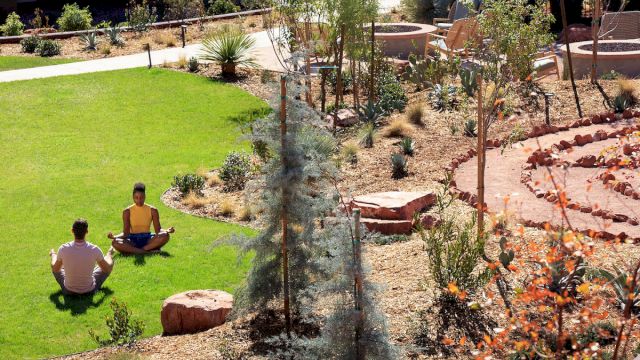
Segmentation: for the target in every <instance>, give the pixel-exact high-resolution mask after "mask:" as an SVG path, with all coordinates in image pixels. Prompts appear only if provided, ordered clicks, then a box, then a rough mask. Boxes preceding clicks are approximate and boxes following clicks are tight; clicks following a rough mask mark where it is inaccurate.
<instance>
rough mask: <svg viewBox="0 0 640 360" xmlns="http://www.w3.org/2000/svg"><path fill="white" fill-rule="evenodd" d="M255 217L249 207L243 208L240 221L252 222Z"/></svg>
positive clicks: (239, 214) (239, 215)
mask: <svg viewBox="0 0 640 360" xmlns="http://www.w3.org/2000/svg"><path fill="white" fill-rule="evenodd" d="M252 217H253V212H252V211H251V207H250V206H248V205H245V206H243V207H242V208H241V209H240V212H239V213H238V220H240V221H251V218H252Z"/></svg>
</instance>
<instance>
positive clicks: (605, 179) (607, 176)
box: [602, 173, 616, 184]
mask: <svg viewBox="0 0 640 360" xmlns="http://www.w3.org/2000/svg"><path fill="white" fill-rule="evenodd" d="M615 179H616V177H615V176H613V174H612V173H606V174H604V175H603V176H602V183H603V184H606V183H608V182H610V181H614V180H615Z"/></svg>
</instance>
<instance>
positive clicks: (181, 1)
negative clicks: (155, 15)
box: [164, 0, 205, 20]
mask: <svg viewBox="0 0 640 360" xmlns="http://www.w3.org/2000/svg"><path fill="white" fill-rule="evenodd" d="M164 7H165V10H164V19H165V20H184V19H189V18H196V17H201V16H203V15H204V13H205V11H204V3H203V2H202V0H164Z"/></svg>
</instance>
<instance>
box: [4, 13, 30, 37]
mask: <svg viewBox="0 0 640 360" xmlns="http://www.w3.org/2000/svg"><path fill="white" fill-rule="evenodd" d="M23 31H24V24H23V23H22V21H20V16H19V15H18V14H16V13H15V12H12V13H11V14H9V15H8V16H7V20H6V21H5V22H4V25H2V26H0V32H2V35H4V36H18V35H22V32H23Z"/></svg>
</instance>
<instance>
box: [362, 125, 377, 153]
mask: <svg viewBox="0 0 640 360" xmlns="http://www.w3.org/2000/svg"><path fill="white" fill-rule="evenodd" d="M376 135H377V130H376V126H375V125H374V124H373V123H368V124H366V125H365V126H364V127H363V128H362V130H360V145H362V146H363V147H365V148H372V147H373V143H374V142H375V140H376Z"/></svg>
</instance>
